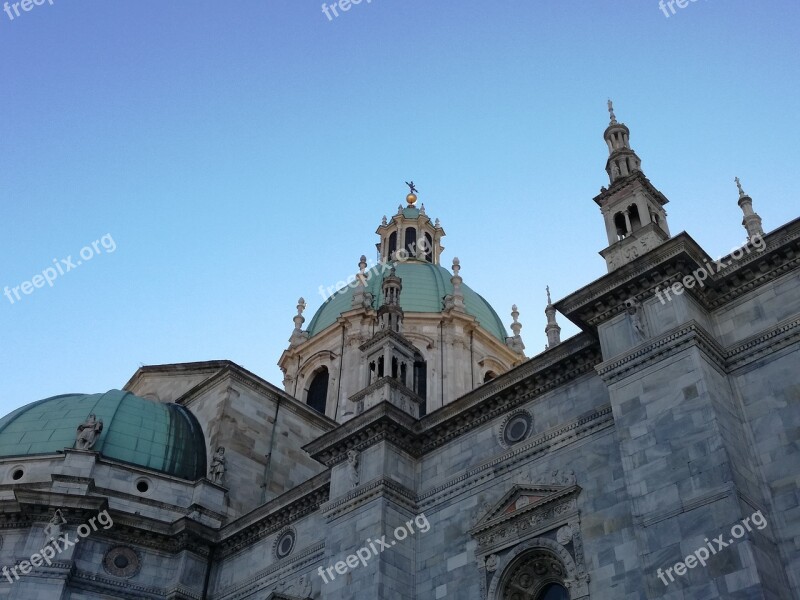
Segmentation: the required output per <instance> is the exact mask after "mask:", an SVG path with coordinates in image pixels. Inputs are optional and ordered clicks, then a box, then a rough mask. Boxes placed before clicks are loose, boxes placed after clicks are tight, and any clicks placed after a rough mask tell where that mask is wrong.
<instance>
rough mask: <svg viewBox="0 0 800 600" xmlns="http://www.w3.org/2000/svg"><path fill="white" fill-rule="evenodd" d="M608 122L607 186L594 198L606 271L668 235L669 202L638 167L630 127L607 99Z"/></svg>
mask: <svg viewBox="0 0 800 600" xmlns="http://www.w3.org/2000/svg"><path fill="white" fill-rule="evenodd" d="M608 112H609V115H610V117H611V122H610V123H609V125H608V127H607V128H606V130H605V133H604V134H603V137H604V139H605V141H606V144H607V145H608V153H609V155H608V161H606V172H607V173H608V179H609V187H608V188H606V187H603V188H601V190H600V194H599V195H597V196H596V197H595V198H594V201H595V202H596V203H597V204H598V206H600V211H601V212H602V214H603V219H604V221H605V225H606V233H607V234H608V247H607V248H606V249H605V250H602V251H601V252H600V255H601V256H602V257H603V258H605V259H606V265H607V266H608V272H609V273H610V272H611V271H614V270H615V269H618V268H619V267H621V266H623V265H625V264H627V263H629V262H631V261H632V260H634V259H636V258H638V257H639V256H641V255H642V254H644V253H645V252H648V251H649V250H652V249H653V248H655V247H656V246H659V245H661V244H662V243H664V242H665V241H666V240H668V239H669V238H670V233H669V227H668V225H667V212H666V211H665V210H664V205H665V204H666V203H667V202H669V200H667V198H666V197H665V196H664V195H663V194H662V193H661V192H659V191H658V190H657V189H656V188H655V187H654V186H653V184H651V183H650V180H649V179H647V177H645V176H644V173H643V172H642V170H641V165H642V161H641V160H640V159H639V157H638V156H637V154H636V152H634V151H633V149H631V145H630V130H629V129H628V127H627V126H626V125H625V124H624V123H618V122H617V117H616V115H615V114H614V105H613V103H612V102H611V100H609V101H608Z"/></svg>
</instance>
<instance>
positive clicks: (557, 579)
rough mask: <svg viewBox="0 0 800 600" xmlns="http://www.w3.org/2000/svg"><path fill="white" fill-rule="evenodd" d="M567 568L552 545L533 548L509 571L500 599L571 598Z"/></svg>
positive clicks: (502, 583) (504, 580)
mask: <svg viewBox="0 0 800 600" xmlns="http://www.w3.org/2000/svg"><path fill="white" fill-rule="evenodd" d="M566 577H567V573H566V569H565V568H564V565H563V564H562V562H561V559H560V558H559V557H558V555H557V554H556V553H555V552H553V551H552V550H550V549H548V548H532V549H531V550H529V551H527V552H525V553H523V554H521V555H520V556H518V557H517V558H516V559H515V560H514V561H513V562H512V563H511V564H510V565H509V566H508V567H507V568H506V570H505V573H503V577H502V580H501V583H500V595H499V596H498V600H570V596H569V592H567V588H566V586H565V585H564V583H565V579H566Z"/></svg>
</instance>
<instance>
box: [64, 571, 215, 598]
mask: <svg viewBox="0 0 800 600" xmlns="http://www.w3.org/2000/svg"><path fill="white" fill-rule="evenodd" d="M69 582H70V588H71V589H72V590H75V591H78V590H83V591H86V592H94V593H101V594H103V595H106V594H108V595H110V596H112V597H113V598H125V599H130V600H150V599H152V600H158V599H160V598H164V597H165V596H164V590H163V589H161V588H156V587H153V586H146V585H142V584H138V583H133V582H131V581H130V580H128V579H115V578H112V577H111V576H107V575H98V574H95V573H88V572H84V571H81V570H79V569H75V570H74V572H73V573H71V574H70V578H69ZM183 594H185V595H182V596H172V597H173V598H175V599H176V600H178V599H181V600H183V599H191V600H200V598H201V596H202V594H200V593H196V592H192V591H190V590H186V589H185V588H184V590H183Z"/></svg>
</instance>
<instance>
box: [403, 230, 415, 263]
mask: <svg viewBox="0 0 800 600" xmlns="http://www.w3.org/2000/svg"><path fill="white" fill-rule="evenodd" d="M416 251H417V230H416V228H415V227H409V228H408V229H406V252H408V256H409V257H412V256H414V252H416Z"/></svg>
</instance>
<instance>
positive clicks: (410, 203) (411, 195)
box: [406, 194, 417, 206]
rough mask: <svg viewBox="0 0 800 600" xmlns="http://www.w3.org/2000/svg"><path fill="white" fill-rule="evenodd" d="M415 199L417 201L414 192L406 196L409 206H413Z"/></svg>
mask: <svg viewBox="0 0 800 600" xmlns="http://www.w3.org/2000/svg"><path fill="white" fill-rule="evenodd" d="M416 201H417V195H416V194H409V195H408V196H406V202H408V205H409V206H414V203H415V202H416Z"/></svg>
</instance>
